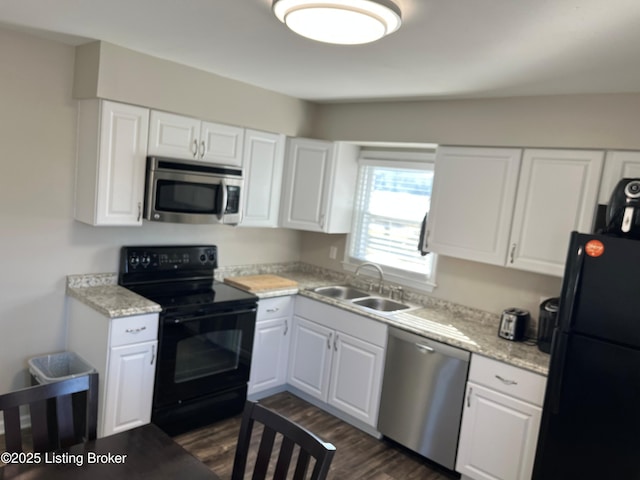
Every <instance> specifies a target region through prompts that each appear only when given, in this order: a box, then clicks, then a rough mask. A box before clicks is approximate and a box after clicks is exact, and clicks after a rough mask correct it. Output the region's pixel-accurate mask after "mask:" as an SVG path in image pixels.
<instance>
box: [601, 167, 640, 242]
mask: <svg viewBox="0 0 640 480" xmlns="http://www.w3.org/2000/svg"><path fill="white" fill-rule="evenodd" d="M606 217H607V218H606V226H605V228H604V229H603V231H602V233H605V234H608V235H616V236H621V237H628V238H634V239H640V178H623V179H622V180H620V181H619V182H618V184H617V185H616V188H615V189H614V190H613V193H612V194H611V199H610V200H609V205H608V206H607V213H606Z"/></svg>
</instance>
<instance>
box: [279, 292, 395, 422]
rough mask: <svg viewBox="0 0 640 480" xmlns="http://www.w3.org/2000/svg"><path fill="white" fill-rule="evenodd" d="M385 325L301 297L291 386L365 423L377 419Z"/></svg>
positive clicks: (291, 361)
mask: <svg viewBox="0 0 640 480" xmlns="http://www.w3.org/2000/svg"><path fill="white" fill-rule="evenodd" d="M386 339H387V332H386V325H384V324H382V323H380V322H376V321H375V320H370V319H368V318H366V317H364V316H361V315H357V314H354V313H350V312H347V311H344V310H341V309H339V308H336V307H332V306H330V305H326V304H323V303H321V302H317V301H314V300H310V299H307V298H304V297H298V298H297V299H296V307H295V314H294V317H293V332H292V340H291V342H292V344H291V352H290V356H289V372H288V383H289V385H291V386H292V387H294V388H296V389H298V390H300V391H302V392H304V393H305V394H307V395H309V396H311V397H313V398H315V399H317V400H319V401H321V402H324V403H326V404H328V405H330V406H331V407H334V408H336V409H337V410H339V411H341V412H344V413H346V414H347V415H348V416H350V417H351V418H354V419H357V420H359V421H361V422H363V423H364V424H366V425H369V426H373V427H375V426H376V425H377V421H378V410H379V406H380V392H381V388H382V374H383V371H384V352H385V346H386Z"/></svg>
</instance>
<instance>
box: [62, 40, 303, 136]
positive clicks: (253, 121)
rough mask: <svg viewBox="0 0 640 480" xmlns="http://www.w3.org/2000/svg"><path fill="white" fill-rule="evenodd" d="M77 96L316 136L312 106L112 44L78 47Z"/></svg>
mask: <svg viewBox="0 0 640 480" xmlns="http://www.w3.org/2000/svg"><path fill="white" fill-rule="evenodd" d="M76 72H77V75H76V84H75V86H74V97H75V98H95V97H98V98H108V99H111V100H116V101H120V102H124V103H133V104H136V105H142V106H147V107H151V108H155V109H158V110H167V111H169V112H175V113H181V114H184V115H191V116H194V117H197V118H200V119H203V120H210V121H213V122H223V123H227V124H230V125H239V126H242V127H249V128H255V129H258V130H267V131H272V132H277V133H284V134H286V135H293V136H305V135H309V134H310V128H311V126H310V123H311V119H312V118H313V111H314V106H313V105H312V104H310V103H308V102H305V101H302V100H298V99H295V98H292V97H287V96H286V95H281V94H278V93H274V92H271V91H269V90H264V89H262V88H258V87H254V86H251V85H247V84H245V83H241V82H237V81H234V80H229V79H227V78H224V77H220V76H218V75H213V74H210V73H207V72H204V71H202V70H198V69H195V68H191V67H186V66H183V65H178V64H176V63H173V62H169V61H167V60H161V59H159V58H155V57H151V56H148V55H143V54H141V53H138V52H134V51H132V50H128V49H126V48H122V47H119V46H116V45H113V44H110V43H105V42H94V43H90V44H86V45H83V46H81V47H78V49H77V60H76Z"/></svg>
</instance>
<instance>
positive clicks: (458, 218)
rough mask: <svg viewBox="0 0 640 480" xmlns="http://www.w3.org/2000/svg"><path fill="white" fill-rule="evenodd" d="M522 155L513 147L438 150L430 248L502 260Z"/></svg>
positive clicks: (499, 262) (488, 260) (496, 261)
mask: <svg viewBox="0 0 640 480" xmlns="http://www.w3.org/2000/svg"><path fill="white" fill-rule="evenodd" d="M521 154H522V151H521V150H520V149H513V148H457V147H439V148H438V151H437V154H436V165H435V176H434V180H433V182H434V184H433V193H432V195H431V208H430V213H429V222H428V227H427V230H428V232H427V244H428V248H429V250H431V251H433V252H436V253H439V254H442V255H449V256H452V257H458V258H465V259H467V260H476V261H479V262H485V263H491V264H494V265H504V264H505V260H506V258H507V248H508V241H509V231H510V227H511V218H512V214H513V202H514V199H515V194H516V186H517V182H518V172H519V169H520V157H521Z"/></svg>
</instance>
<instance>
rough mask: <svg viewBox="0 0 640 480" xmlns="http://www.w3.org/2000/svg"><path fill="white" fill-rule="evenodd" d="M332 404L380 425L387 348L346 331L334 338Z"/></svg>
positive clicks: (337, 333)
mask: <svg viewBox="0 0 640 480" xmlns="http://www.w3.org/2000/svg"><path fill="white" fill-rule="evenodd" d="M333 342H334V354H333V362H332V366H331V385H330V387H329V403H330V404H331V405H333V406H335V407H337V408H339V409H340V410H342V411H344V412H345V413H348V414H349V415H351V416H352V417H355V418H358V419H360V420H362V421H363V422H365V423H366V424H368V425H371V426H374V427H375V426H376V425H377V423H378V409H379V406H380V391H381V387H382V371H383V368H384V349H382V348H381V347H378V346H376V345H372V344H370V343H367V342H364V341H362V340H359V339H357V338H355V337H352V336H350V335H347V334H345V333H342V332H336V333H335V337H334V339H333Z"/></svg>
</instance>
